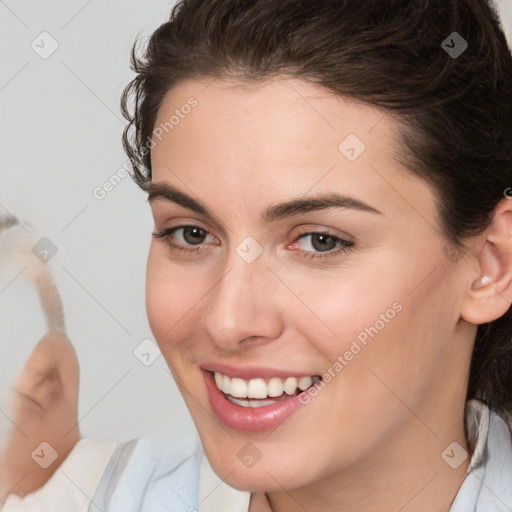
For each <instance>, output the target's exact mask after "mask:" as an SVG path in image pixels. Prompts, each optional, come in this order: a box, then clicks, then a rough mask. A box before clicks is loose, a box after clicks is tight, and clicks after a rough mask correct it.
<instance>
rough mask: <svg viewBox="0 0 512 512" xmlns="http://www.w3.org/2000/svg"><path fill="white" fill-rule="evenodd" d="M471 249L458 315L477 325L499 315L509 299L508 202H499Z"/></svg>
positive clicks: (511, 212)
mask: <svg viewBox="0 0 512 512" xmlns="http://www.w3.org/2000/svg"><path fill="white" fill-rule="evenodd" d="M475 248H476V250H475V258H474V260H473V264H472V265H471V267H472V270H471V272H470V283H469V289H468V291H467V296H466V299H465V301H464V304H463V308H462V311H461V316H462V318H463V319H464V320H466V321H467V322H470V323H472V324H476V325H478V324H484V323H487V322H492V321H493V320H496V319H497V318H500V317H501V316H503V315H504V314H505V313H506V312H507V310H508V309H509V307H510V303H511V300H512V201H510V200H509V199H504V200H502V201H501V202H500V204H499V205H498V207H497V208H496V210H495V214H494V217H493V219H492V221H491V223H490V224H489V226H488V227H487V229H486V230H485V232H484V233H482V234H481V235H480V236H478V237H477V244H475Z"/></svg>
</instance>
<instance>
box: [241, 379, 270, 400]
mask: <svg viewBox="0 0 512 512" xmlns="http://www.w3.org/2000/svg"><path fill="white" fill-rule="evenodd" d="M246 396H247V397H248V398H267V384H266V383H265V381H264V380H263V379H251V380H250V381H249V385H248V386H247V395H246Z"/></svg>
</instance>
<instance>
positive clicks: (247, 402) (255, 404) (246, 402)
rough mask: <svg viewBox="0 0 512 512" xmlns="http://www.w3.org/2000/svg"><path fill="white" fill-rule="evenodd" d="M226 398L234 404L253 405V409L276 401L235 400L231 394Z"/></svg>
mask: <svg viewBox="0 0 512 512" xmlns="http://www.w3.org/2000/svg"><path fill="white" fill-rule="evenodd" d="M228 400H229V401H230V402H232V403H234V404H236V405H241V406H242V407H253V408H254V409H256V408H257V407H265V406H266V405H272V404H275V403H276V401H275V400H237V399H236V398H233V397H232V396H228Z"/></svg>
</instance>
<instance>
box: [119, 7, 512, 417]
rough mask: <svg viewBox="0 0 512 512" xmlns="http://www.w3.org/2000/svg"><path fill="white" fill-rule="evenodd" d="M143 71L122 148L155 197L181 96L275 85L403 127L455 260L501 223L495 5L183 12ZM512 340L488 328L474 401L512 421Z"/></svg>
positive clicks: (130, 96) (162, 34)
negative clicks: (321, 91)
mask: <svg viewBox="0 0 512 512" xmlns="http://www.w3.org/2000/svg"><path fill="white" fill-rule="evenodd" d="M454 32H456V33H457V35H454V34H453V33H454ZM464 42H466V43H467V48H466V49H465V50H464V46H463V44H464ZM452 50H453V51H452ZM455 50H458V51H455ZM461 50H463V51H462V53H460V51H461ZM459 53H460V54H459ZM132 69H133V70H134V71H135V72H136V76H135V78H134V79H133V80H132V81H131V82H130V84H128V86H127V87H126V88H125V90H124V92H123V96H122V102H121V103H122V111H123V115H124V116H125V117H126V119H127V120H128V121H129V124H128V126H127V127H126V129H125V132H124V135H123V146H124V148H125V151H126V152H127V154H128V156H129V157H130V162H131V164H132V168H133V174H132V176H133V178H134V179H135V181H136V182H137V183H138V185H139V186H140V187H141V188H143V189H144V190H146V189H147V186H148V185H149V183H150V182H151V155H150V153H149V150H148V147H147V144H148V142H147V141H150V140H151V135H152V131H153V129H154V128H155V126H154V125H155V119H156V115H157V112H158V110H159V108H160V105H161V103H162V100H163V97H164V95H165V94H166V93H167V92H168V91H169V89H171V88H172V87H174V86H175V85H176V84H177V83H178V82H180V81H182V80H185V79H192V78H199V77H208V76H211V77H219V78H237V79H239V80H248V81H258V80H262V79H265V78H270V77H272V76H273V75H274V76H276V75H289V76H293V77H300V78H302V79H304V80H308V81H310V82H313V83H315V84H318V85H320V86H323V87H325V88H326V89H328V90H330V91H334V92H335V93H337V94H340V95H344V96H346V97H349V98H352V99H354V100H358V101H362V102H366V103H368V104H370V105H373V106H375V107H378V108H382V109H384V110H385V111H386V112H387V113H389V114H391V115H393V116H394V117H395V118H396V119H398V120H399V122H400V123H399V125H400V127H401V129H400V134H399V135H400V137H401V141H402V144H401V151H402V153H401V154H400V155H398V157H399V159H401V160H400V161H401V163H403V164H404V165H406V166H407V168H409V169H410V171H411V172H413V173H415V174H416V175H419V176H420V177H422V178H423V179H424V180H426V181H427V182H428V183H429V184H430V185H431V186H432V187H433V189H434V190H436V192H437V194H438V211H439V215H440V219H441V225H442V230H443V234H444V235H445V237H446V240H447V247H449V250H448V251H447V254H448V255H460V254H461V251H462V250H463V248H464V247H463V242H464V239H465V238H467V237H470V236H474V235H476V234H478V233H481V232H482V231H483V230H484V229H485V228H486V227H487V226H488V225H489V222H490V221H491V219H492V216H493V212H494V210H495V208H496V206H497V204H498V202H499V201H500V200H502V199H503V198H504V190H506V189H507V188H508V187H510V186H511V185H512V56H511V52H510V49H509V47H508V46H507V41H506V38H505V36H504V34H503V31H502V28H501V26H500V22H499V17H498V15H497V13H496V8H495V7H494V6H493V5H492V4H490V3H489V2H487V1H485V0H387V1H382V0H365V1H364V2H361V1H360V0H338V1H334V0H331V1H329V0H279V1H276V0H183V1H180V2H179V3H178V4H177V5H176V6H175V7H174V8H173V10H172V13H171V16H170V19H169V21H168V22H166V23H164V24H162V25H161V26H160V27H159V28H157V29H156V30H155V32H154V33H153V34H152V36H151V38H150V39H149V42H148V44H147V47H146V49H145V51H144V52H143V54H142V55H141V56H140V57H139V56H137V45H136V44H134V46H133V49H132ZM131 100H133V105H132V106H131V107H130V106H129V104H130V101H131ZM511 334H512V310H510V309H509V311H507V313H506V314H505V315H503V316H502V317H501V318H499V319H497V320H495V321H493V322H490V323H488V324H484V325H480V326H478V329H477V335H476V340H475V348H474V352H473V358H472V363H471V369H470V378H469V388H468V398H472V397H479V398H480V399H482V400H484V401H486V402H488V403H489V404H491V405H494V406H495V407H497V408H500V409H503V410H508V411H512V341H511Z"/></svg>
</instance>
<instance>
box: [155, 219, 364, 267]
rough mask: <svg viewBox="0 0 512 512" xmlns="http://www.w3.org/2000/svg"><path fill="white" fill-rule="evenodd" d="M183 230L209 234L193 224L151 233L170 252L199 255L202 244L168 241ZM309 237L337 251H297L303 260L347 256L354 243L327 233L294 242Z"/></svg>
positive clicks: (302, 234)
mask: <svg viewBox="0 0 512 512" xmlns="http://www.w3.org/2000/svg"><path fill="white" fill-rule="evenodd" d="M184 228H197V229H199V230H201V231H202V232H204V233H206V234H209V233H208V231H206V230H204V229H202V228H200V227H199V226H194V225H193V224H186V225H183V226H176V227H174V228H169V229H163V230H160V231H155V232H153V233H152V234H153V236H154V237H155V238H159V239H162V240H163V241H165V243H166V244H167V245H168V246H169V248H170V249H171V251H177V252H182V253H200V252H203V251H204V250H205V248H204V245H203V244H197V246H196V247H193V248H191V249H188V248H186V247H183V246H181V245H178V244H176V243H174V242H173V241H172V240H170V236H171V235H172V234H174V232H175V231H178V230H179V229H184ZM309 235H324V236H327V237H329V238H331V239H333V240H334V241H335V242H336V243H338V244H339V247H338V248H337V249H331V250H329V251H323V252H322V251H320V252H311V251H304V250H301V249H299V250H298V251H299V252H301V253H303V258H305V259H308V260H313V259H318V258H326V257H327V258H329V257H335V256H340V255H341V254H347V253H348V252H349V250H350V249H351V248H352V247H353V246H354V242H351V241H350V240H346V239H344V238H340V237H338V236H335V235H333V234H332V233H329V232H328V231H303V232H302V233H300V234H299V235H298V236H297V239H296V240H300V239H301V238H304V237H306V236H309Z"/></svg>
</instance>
